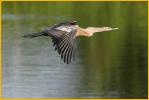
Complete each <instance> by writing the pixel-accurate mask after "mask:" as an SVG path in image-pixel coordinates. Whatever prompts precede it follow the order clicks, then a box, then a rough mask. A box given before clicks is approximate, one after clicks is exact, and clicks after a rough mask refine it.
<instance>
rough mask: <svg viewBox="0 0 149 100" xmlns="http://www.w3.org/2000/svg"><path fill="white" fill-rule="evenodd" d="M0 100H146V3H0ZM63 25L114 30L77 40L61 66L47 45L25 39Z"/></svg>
mask: <svg viewBox="0 0 149 100" xmlns="http://www.w3.org/2000/svg"><path fill="white" fill-rule="evenodd" d="M2 6H3V9H2V13H3V15H2V46H3V48H2V50H3V51H2V57H3V58H2V65H3V68H2V71H3V74H2V75H3V85H2V88H3V91H2V94H3V97H34V98H38V97H40V98H51V97H52V98H68V97H70V98H146V97H147V2H3V4H2ZM66 20H77V21H78V22H79V24H80V26H82V27H87V26H112V27H119V30H116V31H112V32H104V33H97V34H95V36H93V37H92V38H84V37H80V38H78V39H77V55H76V60H75V61H74V62H72V63H71V64H69V65H66V64H64V63H63V62H62V61H61V60H60V58H59V55H58V54H57V53H56V52H55V51H54V48H53V47H52V44H51V39H50V38H47V37H39V38H34V39H23V38H22V37H21V36H22V35H24V34H26V33H32V32H38V31H40V30H42V29H44V28H45V27H47V26H49V25H52V24H55V23H57V22H62V21H66Z"/></svg>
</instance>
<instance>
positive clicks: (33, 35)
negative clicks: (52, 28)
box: [23, 32, 44, 38]
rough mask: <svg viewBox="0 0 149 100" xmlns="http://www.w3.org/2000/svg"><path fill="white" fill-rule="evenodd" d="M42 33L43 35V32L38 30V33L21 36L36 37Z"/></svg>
mask: <svg viewBox="0 0 149 100" xmlns="http://www.w3.org/2000/svg"><path fill="white" fill-rule="evenodd" d="M42 35H44V33H43V32H39V33H33V34H27V35H24V36H23V37H24V38H34V37H38V36H42Z"/></svg>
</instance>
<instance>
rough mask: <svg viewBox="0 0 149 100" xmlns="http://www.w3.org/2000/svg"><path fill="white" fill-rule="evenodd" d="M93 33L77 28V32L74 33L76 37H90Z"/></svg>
mask: <svg viewBox="0 0 149 100" xmlns="http://www.w3.org/2000/svg"><path fill="white" fill-rule="evenodd" d="M92 35H93V34H91V33H88V32H86V31H85V30H84V29H81V30H80V29H78V30H77V33H76V37H78V36H86V37H90V36H92Z"/></svg>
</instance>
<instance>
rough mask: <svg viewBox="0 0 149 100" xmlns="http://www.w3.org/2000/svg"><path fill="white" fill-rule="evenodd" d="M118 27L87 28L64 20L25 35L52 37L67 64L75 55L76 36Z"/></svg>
mask: <svg viewBox="0 0 149 100" xmlns="http://www.w3.org/2000/svg"><path fill="white" fill-rule="evenodd" d="M114 29H117V28H110V27H101V28H97V27H88V28H86V29H83V28H80V27H79V26H78V25H77V22H76V21H69V22H63V23H60V24H55V25H53V26H51V27H48V28H47V29H46V30H44V31H41V32H39V33H34V34H27V35H24V36H23V37H30V38H33V37H38V36H50V37H51V38H52V42H53V46H54V47H55V50H56V51H57V52H58V53H59V54H60V55H61V58H62V59H64V62H66V63H67V64H68V63H70V62H71V60H72V57H73V56H75V38H76V37H78V36H87V37H90V36H92V35H93V34H94V33H95V32H102V31H111V30H114Z"/></svg>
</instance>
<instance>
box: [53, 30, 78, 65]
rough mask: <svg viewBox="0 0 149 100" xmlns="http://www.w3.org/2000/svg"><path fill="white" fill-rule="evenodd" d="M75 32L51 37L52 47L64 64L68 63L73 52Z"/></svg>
mask: <svg viewBox="0 0 149 100" xmlns="http://www.w3.org/2000/svg"><path fill="white" fill-rule="evenodd" d="M75 34H76V31H73V32H70V33H65V34H61V36H59V35H56V36H54V35H53V37H52V42H53V46H54V47H55V50H56V51H57V52H58V53H59V55H60V56H61V59H63V61H64V62H65V63H67V64H68V63H70V62H71V60H72V57H73V56H74V52H75V45H74V43H75Z"/></svg>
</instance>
